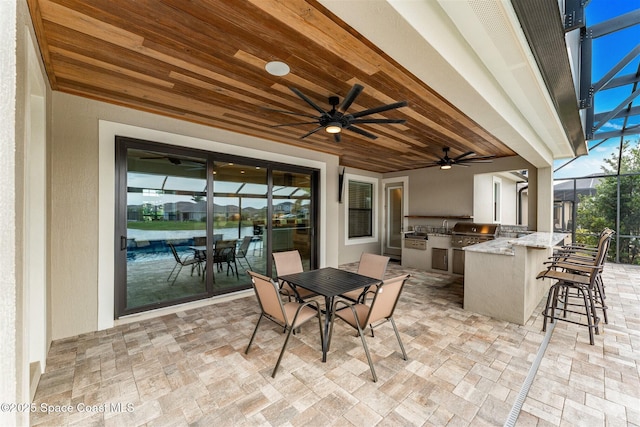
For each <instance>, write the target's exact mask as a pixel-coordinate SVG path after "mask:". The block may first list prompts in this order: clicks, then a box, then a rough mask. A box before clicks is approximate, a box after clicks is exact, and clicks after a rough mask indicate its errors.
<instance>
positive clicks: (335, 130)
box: [324, 122, 342, 133]
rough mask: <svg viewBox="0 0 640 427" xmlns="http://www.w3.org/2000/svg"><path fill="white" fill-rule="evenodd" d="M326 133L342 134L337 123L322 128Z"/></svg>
mask: <svg viewBox="0 0 640 427" xmlns="http://www.w3.org/2000/svg"><path fill="white" fill-rule="evenodd" d="M324 130H325V131H326V132H327V133H340V132H342V124H340V123H339V122H331V123H329V124H327V127H325V128H324Z"/></svg>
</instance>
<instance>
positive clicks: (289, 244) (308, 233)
mask: <svg viewBox="0 0 640 427" xmlns="http://www.w3.org/2000/svg"><path fill="white" fill-rule="evenodd" d="M312 178H313V175H311V174H309V173H295V172H291V171H281V170H274V171H273V186H272V189H271V197H272V200H273V211H272V214H271V226H272V233H271V237H272V242H273V243H272V248H271V250H272V251H273V252H281V251H288V250H298V252H300V257H301V258H302V264H303V265H304V266H305V270H307V269H309V268H310V267H311V266H312V265H313V263H312V260H313V256H312V250H313V244H312V243H313V235H314V227H313V223H312V218H313V204H312V198H311V197H312Z"/></svg>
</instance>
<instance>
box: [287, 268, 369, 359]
mask: <svg viewBox="0 0 640 427" xmlns="http://www.w3.org/2000/svg"><path fill="white" fill-rule="evenodd" d="M278 279H280V280H282V281H284V282H287V283H289V285H291V287H293V288H294V289H295V288H296V286H299V287H301V288H305V289H308V290H310V291H312V292H315V293H316V294H318V295H322V296H323V297H324V303H325V317H324V336H323V338H322V361H323V362H326V361H327V351H328V347H329V326H330V325H331V317H332V316H333V301H334V299H335V297H336V296H338V295H341V294H344V293H345V292H349V291H353V290H356V289H360V288H368V287H369V286H372V285H377V284H379V283H380V280H379V279H374V278H373V277H368V276H363V275H362V274H358V273H353V272H351V271H346V270H340V269H337V268H333V267H325V268H320V269H317V270H310V271H304V272H301V273H294V274H286V275H283V276H278Z"/></svg>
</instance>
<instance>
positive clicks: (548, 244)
mask: <svg viewBox="0 0 640 427" xmlns="http://www.w3.org/2000/svg"><path fill="white" fill-rule="evenodd" d="M567 236H568V233H547V232H541V231H539V232H537V233H532V234H529V235H527V236H524V237H520V238H519V239H515V240H511V244H513V245H516V246H527V247H530V248H542V249H544V248H552V247H554V246H556V245H557V244H558V243H560V242H562V241H563V240H564V239H565V237H567Z"/></svg>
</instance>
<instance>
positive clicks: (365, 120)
mask: <svg viewBox="0 0 640 427" xmlns="http://www.w3.org/2000/svg"><path fill="white" fill-rule="evenodd" d="M406 122H407V121H406V120H405V119H355V120H352V121H351V123H406Z"/></svg>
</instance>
